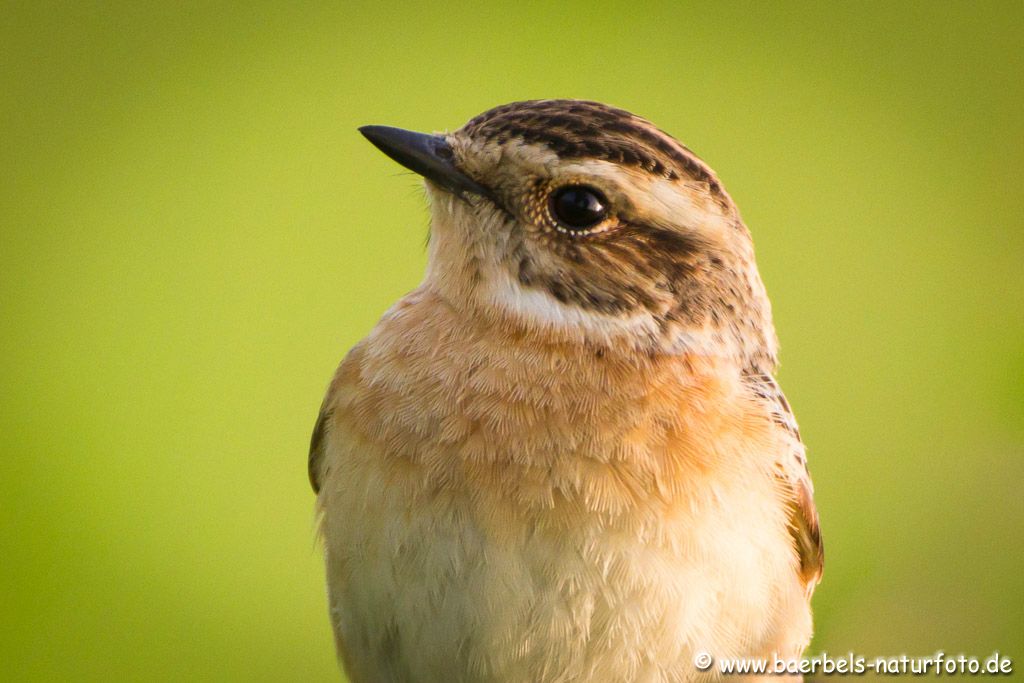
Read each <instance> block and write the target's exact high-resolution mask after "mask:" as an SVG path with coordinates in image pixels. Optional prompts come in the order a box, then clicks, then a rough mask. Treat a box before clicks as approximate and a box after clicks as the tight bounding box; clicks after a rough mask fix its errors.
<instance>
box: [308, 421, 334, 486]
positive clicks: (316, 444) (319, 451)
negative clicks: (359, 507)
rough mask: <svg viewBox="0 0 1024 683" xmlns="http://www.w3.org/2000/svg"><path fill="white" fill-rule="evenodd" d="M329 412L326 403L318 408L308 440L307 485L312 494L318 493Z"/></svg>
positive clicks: (321, 476)
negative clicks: (310, 486)
mask: <svg viewBox="0 0 1024 683" xmlns="http://www.w3.org/2000/svg"><path fill="white" fill-rule="evenodd" d="M330 416H331V411H330V410H328V408H327V402H326V401H324V405H322V406H320V414H319V415H317V417H316V424H315V425H313V436H312V437H310V439H309V462H308V464H307V467H308V468H309V483H310V484H311V485H312V486H313V493H320V482H321V481H322V478H323V473H322V472H321V471H320V467H321V466H322V460H323V452H324V441H325V438H324V437H325V436H326V433H327V422H328V420H329V418H330Z"/></svg>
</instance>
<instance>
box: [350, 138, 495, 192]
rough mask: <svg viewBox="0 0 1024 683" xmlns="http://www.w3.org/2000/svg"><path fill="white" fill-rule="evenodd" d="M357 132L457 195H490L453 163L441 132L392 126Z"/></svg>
mask: <svg viewBox="0 0 1024 683" xmlns="http://www.w3.org/2000/svg"><path fill="white" fill-rule="evenodd" d="M359 132H360V133H362V134H363V135H364V136H365V137H366V139H367V140H369V141H370V142H372V143H373V144H374V146H376V147H377V149H379V150H380V151H382V152H384V153H385V154H387V155H388V156H389V157H391V158H392V159H394V160H395V161H397V162H398V163H400V164H401V165H402V166H405V167H406V168H407V169H409V170H410V171H415V172H416V173H419V174H420V175H421V176H423V177H424V178H426V179H427V180H430V181H431V182H433V183H434V184H435V185H439V186H441V187H443V188H444V189H446V190H448V191H449V192H452V193H453V194H455V195H456V196H459V197H461V196H462V193H463V192H472V193H473V194H478V195H480V196H482V197H489V196H490V192H489V191H488V190H487V188H486V187H484V186H483V185H480V184H479V183H477V182H476V181H475V180H473V179H472V178H470V177H469V176H467V175H466V174H465V173H463V172H462V171H460V170H459V169H458V168H457V167H456V166H455V162H454V157H455V155H454V154H453V153H452V148H451V147H450V146H449V145H448V142H447V141H446V140H445V139H444V137H442V136H440V135H427V134H426V133H416V132H413V131H411V130H404V129H402V128H392V127H391V126H363V127H362V128H360V129H359Z"/></svg>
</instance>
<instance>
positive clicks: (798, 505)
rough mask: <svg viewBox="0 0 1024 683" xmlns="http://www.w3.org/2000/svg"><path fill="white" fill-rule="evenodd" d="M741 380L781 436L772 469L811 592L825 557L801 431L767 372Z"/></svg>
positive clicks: (746, 375)
mask: <svg viewBox="0 0 1024 683" xmlns="http://www.w3.org/2000/svg"><path fill="white" fill-rule="evenodd" d="M743 379H744V382H745V383H746V384H747V385H748V387H749V388H750V390H751V391H752V393H753V396H754V397H755V401H756V403H757V404H758V405H759V406H760V407H761V408H762V409H763V410H764V411H766V414H767V416H768V417H769V419H770V420H771V421H772V423H773V428H774V429H775V430H776V431H777V432H778V434H779V436H780V439H779V443H780V444H781V445H782V447H781V448H779V449H778V450H777V451H776V452H775V457H774V462H773V463H772V465H773V470H774V472H775V475H776V476H777V477H778V480H779V483H780V485H781V487H782V491H783V494H784V496H785V499H786V503H787V505H788V507H789V524H790V534H791V536H792V538H793V545H794V549H795V551H796V553H797V556H798V558H799V560H800V576H801V579H802V581H803V582H804V584H805V585H806V586H807V589H808V592H810V591H811V590H813V589H814V586H815V585H817V583H818V582H819V581H820V580H821V574H822V570H823V568H824V561H825V554H824V544H823V542H822V538H821V529H820V526H819V521H818V511H817V508H816V507H815V504H814V486H813V484H812V483H811V476H810V472H809V470H808V468H807V455H806V448H805V446H804V443H803V439H802V438H801V436H800V428H799V426H798V425H797V422H796V417H795V416H794V415H793V410H792V408H791V407H790V404H789V401H788V400H787V399H786V395H785V394H784V393H783V391H782V388H781V387H780V386H779V383H778V381H777V380H776V379H775V377H774V376H773V375H772V374H771V373H770V372H765V371H762V370H758V369H750V370H746V371H744V373H743Z"/></svg>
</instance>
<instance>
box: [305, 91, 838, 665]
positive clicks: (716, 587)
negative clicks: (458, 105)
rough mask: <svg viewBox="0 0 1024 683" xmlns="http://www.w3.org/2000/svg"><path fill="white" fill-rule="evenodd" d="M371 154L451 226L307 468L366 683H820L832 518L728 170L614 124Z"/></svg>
mask: <svg viewBox="0 0 1024 683" xmlns="http://www.w3.org/2000/svg"><path fill="white" fill-rule="evenodd" d="M361 131H362V133H363V135H365V136H366V137H367V138H368V139H369V140H370V141H371V142H372V143H373V144H375V145H376V146H377V147H379V148H380V149H381V150H382V151H383V152H384V153H385V154H387V155H388V156H390V157H391V158H393V159H394V160H396V161H398V162H399V163H401V164H402V165H404V166H406V167H407V168H409V169H412V170H413V171H416V172H418V173H420V174H422V175H423V176H424V177H425V178H426V187H427V192H428V196H429V198H430V203H431V210H432V218H431V234H430V243H429V265H428V267H427V273H426V276H425V278H424V280H423V283H422V284H421V285H420V286H419V287H418V288H417V289H416V290H415V291H413V292H411V293H410V294H408V295H407V296H405V297H404V298H402V299H401V300H400V301H399V302H398V303H397V304H395V306H393V307H392V308H391V309H390V310H389V311H388V312H387V313H385V314H384V317H383V318H382V319H381V321H380V322H379V323H378V324H377V326H376V327H375V328H374V329H373V331H372V332H371V333H370V335H369V336H368V337H366V338H365V339H364V340H363V341H361V342H360V343H359V344H357V345H356V347H355V348H354V349H352V351H351V352H349V354H348V356H347V357H346V358H345V360H344V361H343V362H342V364H341V366H340V367H339V368H338V371H337V374H336V375H335V377H334V380H333V381H332V382H331V384H330V388H329V389H328V391H327V397H326V398H325V399H324V403H323V407H322V409H321V411H320V417H319V419H318V420H317V423H316V428H315V430H314V433H313V439H312V445H311V448H310V455H309V473H310V478H311V481H312V483H313V488H314V490H316V491H317V492H318V507H319V510H320V512H321V514H322V521H321V530H322V535H323V540H324V545H325V554H326V564H327V585H328V592H329V596H330V619H331V624H332V626H333V628H334V633H335V636H336V641H337V647H338V654H339V658H340V660H341V663H342V665H343V666H344V669H345V671H346V672H347V673H348V676H349V677H350V679H351V680H352V681H354V682H356V683H366V682H377V681H438V682H444V683H448V682H451V681H512V682H519V681H522V682H524V683H526V682H529V683H535V682H547V681H694V680H717V679H718V678H719V677H720V676H719V674H718V673H716V668H715V667H714V666H711V667H710V668H709V667H708V666H707V664H708V661H707V660H706V659H704V660H703V661H702V657H705V656H706V655H710V656H712V657H714V658H716V659H718V660H721V659H723V658H731V657H772V656H773V655H778V656H779V657H783V658H786V657H796V656H799V654H800V653H801V652H802V651H803V649H804V648H805V647H806V645H807V643H808V641H809V639H810V636H811V614H810V606H809V601H810V596H811V593H812V591H813V589H814V586H815V585H816V584H817V582H818V580H819V578H820V576H821V569H822V546H821V539H820V536H819V532H818V517H817V513H816V512H815V509H814V503H813V500H812V489H811V482H810V479H809V476H808V473H807V469H806V463H805V458H804V447H803V445H802V444H801V441H800V434H799V432H798V430H797V426H796V422H795V421H794V419H793V415H792V413H791V412H790V408H789V404H788V403H787V402H786V399H785V398H784V396H783V394H782V391H781V390H780V389H779V386H778V384H776V382H775V379H774V378H773V373H774V371H775V368H776V350H777V342H776V337H775V331H774V328H773V326H772V318H771V310H770V305H769V302H768V298H767V296H766V294H765V289H764V286H763V284H762V283H761V278H760V276H759V275H758V271H757V266H756V265H755V262H754V250H753V245H752V242H751V238H750V233H749V232H748V231H747V228H746V227H745V226H744V224H743V222H742V220H741V219H740V215H739V212H738V211H737V209H736V206H735V204H733V201H732V199H731V198H730V197H729V195H728V194H727V193H726V191H725V189H724V188H723V187H722V184H721V183H720V182H719V180H718V178H717V177H716V176H715V174H714V172H712V170H711V169H710V168H709V167H708V166H707V165H705V164H704V163H703V162H702V161H701V160H700V159H698V158H697V157H696V156H695V155H694V154H693V153H692V152H691V151H690V150H688V149H687V148H686V147H684V146H683V145H681V144H680V143H678V142H677V141H676V140H674V139H673V138H672V137H670V136H669V135H667V134H665V133H663V132H662V131H660V130H659V129H657V128H656V127H654V126H653V125H652V124H650V123H649V122H647V121H646V120H644V119H642V118H639V117H637V116H634V115H632V114H630V113H628V112H625V111H622V110H620V109H615V108H612V107H609V106H606V105H603V104H598V103H596V102H584V101H575V100H540V101H530V102H516V103H513V104H508V105H505V106H502V107H498V108H496V109H492V110H490V111H488V112H485V113H483V114H481V115H480V116H477V117H476V118H474V119H473V120H471V121H470V122H469V123H467V124H466V125H465V126H463V127H462V128H461V129H459V130H457V131H455V132H454V133H451V134H446V135H425V134H420V133H413V132H409V131H405V130H400V129H396V128H388V127H383V126H367V127H365V128H362V129H361ZM695 658H696V659H695Z"/></svg>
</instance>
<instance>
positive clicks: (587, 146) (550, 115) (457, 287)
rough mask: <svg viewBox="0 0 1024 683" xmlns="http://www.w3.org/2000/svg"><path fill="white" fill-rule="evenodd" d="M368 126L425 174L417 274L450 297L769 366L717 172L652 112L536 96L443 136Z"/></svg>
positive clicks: (545, 321)
mask: <svg viewBox="0 0 1024 683" xmlns="http://www.w3.org/2000/svg"><path fill="white" fill-rule="evenodd" d="M361 131H362V133H363V134H364V135H365V136H366V137H367V138H368V139H369V140H370V141H371V142H373V143H374V144H375V145H376V146H377V147H379V148H380V149H381V150H382V151H384V152H385V153H386V154H388V155H389V156H390V157H392V158H393V159H395V160H396V161H398V162H399V163H401V164H403V165H404V166H406V167H408V168H410V169H411V170H413V171H416V172H417V173H420V174H422V175H423V176H424V177H425V178H426V180H427V183H426V185H427V188H428V193H429V196H430V198H431V204H432V213H433V216H432V222H431V239H430V263H429V267H428V272H427V277H426V282H425V285H426V286H427V287H428V288H431V289H433V290H434V291H435V292H437V293H438V294H439V295H440V296H442V297H443V298H444V299H445V300H446V301H448V302H449V304H450V305H452V306H454V307H456V308H460V309H463V310H465V311H467V312H470V313H472V314H476V315H482V316H494V315H497V316H499V317H503V318H505V319H507V320H508V321H510V322H511V323H512V324H516V325H519V326H522V327H524V328H526V329H528V330H531V331H536V332H539V333H550V334H552V335H556V336H557V337H559V338H565V337H568V338H577V339H580V340H584V341H587V342H589V343H595V344H616V345H622V344H625V345H627V346H629V347H632V348H636V349H642V350H645V351H648V352H664V353H674V352H687V353H691V352H692V353H706V354H712V355H728V356H731V357H732V358H734V359H735V360H736V361H737V362H741V363H744V364H745V365H756V366H762V367H764V366H765V365H774V358H775V349H776V342H775V334H774V330H773V328H772V322H771V312H770V306H769V303H768V299H767V296H766V294H765V291H764V287H763V285H762V283H761V279H760V276H759V275H758V272H757V266H756V264H755V261H754V254H753V245H752V243H751V239H750V233H749V232H748V230H747V228H746V227H745V226H744V224H743V222H742V220H741V219H740V216H739V213H738V211H737V209H736V207H735V205H734V204H733V202H732V199H731V198H730V197H729V195H728V194H727V193H726V191H725V189H724V188H723V187H722V185H721V183H720V182H719V180H718V178H717V177H716V176H715V174H714V172H713V171H712V170H711V169H710V168H709V167H708V166H707V165H705V164H704V162H702V161H701V160H700V159H698V158H697V157H696V156H695V155H694V154H693V153H692V152H690V151H689V150H688V149H687V148H686V147H684V146H683V145H681V144H680V143H679V142H677V141H676V140H675V139H673V138H672V137H671V136H669V135H667V134H666V133H664V132H662V131H661V130H659V129H657V128H656V127H655V126H653V125H652V124H651V123H649V122H648V121H646V120H644V119H642V118H640V117H637V116H634V115H633V114H630V113H629V112H626V111H623V110H621V109H615V108H612V107H609V106H606V105H603V104H599V103H596V102H585V101H578V100H536V101H528V102H516V103H512V104H508V105H504V106H501V107H497V108H495V109H491V110H490V111H487V112H484V113H483V114H481V115H479V116H477V117H476V118H474V119H472V120H471V121H470V122H469V123H467V124H466V125H465V126H463V127H462V128H460V129H459V130H457V131H455V132H453V133H450V134H442V135H426V134H421V133H413V132H410V131H405V130H401V129H397V128H388V127H384V126H366V127H364V128H362V129H361Z"/></svg>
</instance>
